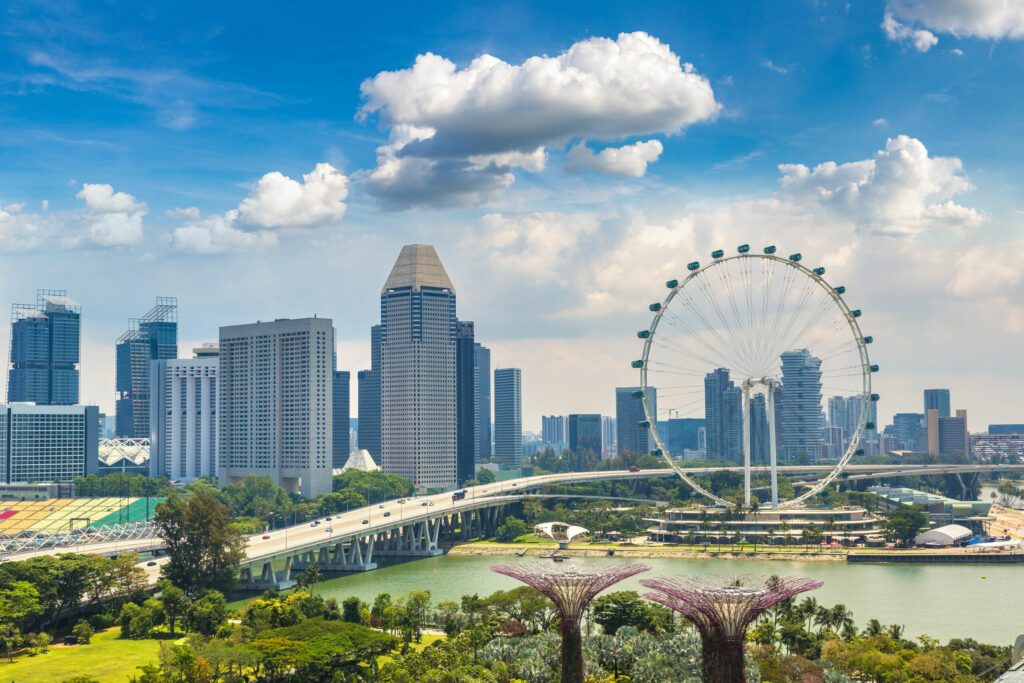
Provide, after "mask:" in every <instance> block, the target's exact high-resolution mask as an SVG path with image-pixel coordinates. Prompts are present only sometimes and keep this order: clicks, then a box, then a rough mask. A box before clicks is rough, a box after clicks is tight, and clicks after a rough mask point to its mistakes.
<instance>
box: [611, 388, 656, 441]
mask: <svg viewBox="0 0 1024 683" xmlns="http://www.w3.org/2000/svg"><path fill="white" fill-rule="evenodd" d="M638 391H641V388H640V387H616V388H615V429H616V440H617V442H618V452H619V453H627V452H628V453H648V452H650V451H651V449H652V448H654V438H653V437H652V436H651V430H650V429H647V428H644V427H641V426H640V422H642V421H644V420H646V419H647V417H646V415H645V413H644V403H643V400H642V399H639V398H636V397H635V396H633V393H634V392H638ZM647 402H648V403H649V404H650V407H651V415H652V417H654V418H655V419H657V415H658V390H657V389H656V388H654V387H647Z"/></svg>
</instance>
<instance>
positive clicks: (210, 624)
mask: <svg viewBox="0 0 1024 683" xmlns="http://www.w3.org/2000/svg"><path fill="white" fill-rule="evenodd" d="M227 618H228V604H227V602H226V601H225V600H224V595H223V594H221V593H220V592H218V591H210V592H209V593H206V594H205V595H203V596H202V597H201V598H199V599H198V600H196V601H195V602H193V603H192V604H191V605H190V606H189V608H188V611H186V612H185V626H186V627H187V628H188V630H189V631H195V632H196V633H201V634H202V635H204V636H212V635H213V634H215V633H216V632H217V629H219V628H220V627H221V625H222V624H223V623H224V622H225V621H227Z"/></svg>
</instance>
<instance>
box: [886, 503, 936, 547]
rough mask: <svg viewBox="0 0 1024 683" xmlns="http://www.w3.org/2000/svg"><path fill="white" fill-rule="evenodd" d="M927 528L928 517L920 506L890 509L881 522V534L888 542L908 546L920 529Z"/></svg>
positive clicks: (900, 506)
mask: <svg viewBox="0 0 1024 683" xmlns="http://www.w3.org/2000/svg"><path fill="white" fill-rule="evenodd" d="M927 526H928V515H927V514H926V513H925V509H924V507H923V506H920V505H899V506H897V507H894V508H892V509H890V510H889V511H888V512H887V513H886V515H885V521H884V522H882V532H883V533H884V534H885V538H886V540H888V541H892V542H894V543H896V544H897V545H901V546H904V547H906V546H910V545H912V544H913V542H914V537H915V536H917V534H918V533H920V531H921V529H923V528H925V527H927Z"/></svg>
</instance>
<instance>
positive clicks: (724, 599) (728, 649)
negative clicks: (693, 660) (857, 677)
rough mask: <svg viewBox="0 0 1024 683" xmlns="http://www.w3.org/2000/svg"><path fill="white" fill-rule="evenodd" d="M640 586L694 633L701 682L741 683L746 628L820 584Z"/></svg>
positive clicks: (776, 580)
mask: <svg viewBox="0 0 1024 683" xmlns="http://www.w3.org/2000/svg"><path fill="white" fill-rule="evenodd" d="M640 584H641V585H643V586H644V587H645V588H650V589H651V590H652V591H653V592H651V593H646V594H644V597H645V598H647V599H648V600H653V601H654V602H657V603H660V604H662V605H664V606H666V607H668V608H670V609H673V610H675V611H676V612H679V613H680V614H682V615H683V616H684V617H686V618H687V619H688V620H689V621H690V622H692V623H693V625H694V626H695V627H696V628H697V631H698V632H699V633H700V638H701V644H702V646H703V649H704V653H703V671H702V680H703V681H704V683H743V682H744V681H745V674H744V668H745V664H744V654H743V641H744V639H745V637H746V634H747V627H748V626H750V624H751V623H752V622H753V621H754V620H755V619H757V617H758V616H760V615H761V614H762V613H763V612H765V611H766V610H768V609H771V608H772V607H773V606H774V605H776V604H777V603H779V602H782V601H783V600H786V599H788V598H791V597H793V596H794V595H797V594H799V593H803V592H805V591H809V590H814V589H815V588H820V587H821V586H822V585H823V584H822V582H821V581H813V580H811V579H804V578H799V577H778V576H769V577H763V576H740V577H735V578H731V579H730V578H725V577H719V576H674V577H656V578H653V579H646V580H643V581H641V582H640Z"/></svg>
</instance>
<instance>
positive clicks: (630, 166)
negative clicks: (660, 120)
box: [569, 140, 663, 178]
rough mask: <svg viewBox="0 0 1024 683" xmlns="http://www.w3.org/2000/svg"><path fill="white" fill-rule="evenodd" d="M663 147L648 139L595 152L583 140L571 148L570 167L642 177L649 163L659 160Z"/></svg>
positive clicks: (579, 169)
mask: <svg viewBox="0 0 1024 683" xmlns="http://www.w3.org/2000/svg"><path fill="white" fill-rule="evenodd" d="M662 149H663V148H662V146H661V143H660V142H658V141H657V140H646V141H641V142H635V143H633V144H632V145H625V146H623V147H606V148H605V149H602V150H601V151H600V152H598V153H597V154H594V152H593V151H592V150H591V149H590V148H589V147H587V145H586V143H582V142H581V143H579V144H578V145H574V146H573V147H572V148H571V149H569V169H570V170H573V171H582V170H585V169H590V170H594V171H598V172H600V173H606V174H608V175H619V176H628V177H631V178H641V177H643V175H644V174H645V173H647V164H650V163H654V162H655V161H657V160H658V157H660V156H661V152H662Z"/></svg>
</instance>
